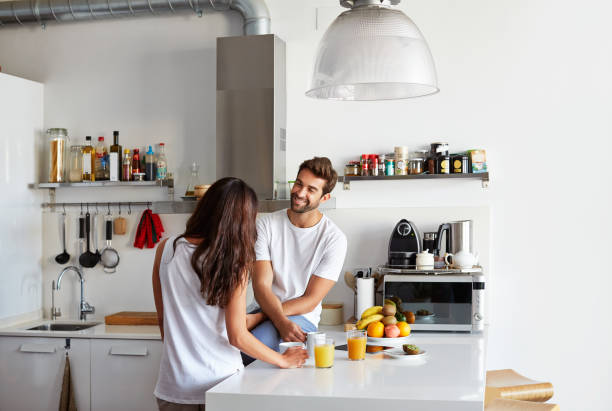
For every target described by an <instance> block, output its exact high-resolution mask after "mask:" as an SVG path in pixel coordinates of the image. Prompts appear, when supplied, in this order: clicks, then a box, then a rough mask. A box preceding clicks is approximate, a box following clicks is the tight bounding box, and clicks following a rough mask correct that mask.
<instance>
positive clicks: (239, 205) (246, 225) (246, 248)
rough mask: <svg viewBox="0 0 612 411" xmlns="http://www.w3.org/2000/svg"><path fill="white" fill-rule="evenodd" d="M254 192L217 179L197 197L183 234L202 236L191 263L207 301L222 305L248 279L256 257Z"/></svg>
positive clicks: (232, 181)
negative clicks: (202, 194) (199, 197)
mask: <svg viewBox="0 0 612 411" xmlns="http://www.w3.org/2000/svg"><path fill="white" fill-rule="evenodd" d="M256 216H257V195H256V194H255V192H254V191H253V189H252V188H251V187H249V186H248V185H247V184H246V183H245V182H244V181H242V180H240V179H238V178H233V177H226V178H222V179H221V180H218V181H216V182H215V183H214V184H213V185H212V186H210V188H209V189H208V190H207V191H206V194H205V195H204V197H202V198H201V199H200V201H199V202H198V205H197V207H196V209H195V211H194V212H193V214H192V215H191V217H189V220H188V221H187V227H186V228H185V232H184V233H183V234H181V235H180V236H179V237H177V238H176V240H174V244H173V245H174V249H175V250H176V244H177V241H178V240H179V239H180V238H182V237H188V238H197V239H201V242H200V244H198V245H197V247H196V249H195V251H194V252H193V254H192V256H191V266H192V267H193V269H194V271H195V272H196V273H197V274H198V277H199V278H200V281H201V284H202V285H201V288H200V291H201V293H202V296H203V297H204V298H205V299H206V304H208V305H218V306H220V307H221V308H223V307H225V306H226V305H227V303H228V302H229V299H230V297H231V296H232V294H233V292H234V290H236V288H237V287H238V286H241V285H243V284H244V283H245V282H247V281H248V279H249V275H250V272H251V268H252V265H253V262H254V261H255V251H254V247H255V240H257V228H256V226H255V218H256Z"/></svg>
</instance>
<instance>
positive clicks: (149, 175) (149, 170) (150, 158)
mask: <svg viewBox="0 0 612 411" xmlns="http://www.w3.org/2000/svg"><path fill="white" fill-rule="evenodd" d="M145 180H146V181H155V153H153V147H151V146H149V149H148V150H147V154H146V156H145Z"/></svg>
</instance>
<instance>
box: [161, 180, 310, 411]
mask: <svg viewBox="0 0 612 411" xmlns="http://www.w3.org/2000/svg"><path fill="white" fill-rule="evenodd" d="M256 214H257V196H256V195H255V192H254V191H253V190H252V189H251V188H250V187H249V186H248V185H247V184H246V183H244V182H243V181H242V180H239V179H237V178H224V179H221V180H219V181H217V182H216V183H214V184H213V185H212V186H211V187H210V188H209V189H208V191H207V192H206V195H205V196H204V197H203V198H202V199H201V200H200V201H199V202H198V205H197V207H196V210H195V211H194V213H193V214H192V215H191V217H190V218H189V220H188V221H187V227H186V229H185V232H184V233H183V234H181V235H180V236H178V237H170V238H168V239H166V240H164V241H162V242H161V243H160V244H159V246H158V247H157V252H156V254H155V263H154V266H153V294H154V297H155V307H156V309H157V317H158V319H159V327H160V331H161V336H162V340H163V341H164V346H163V353H162V358H161V364H160V369H159V376H158V379H157V386H156V387H155V397H157V402H158V405H159V408H160V410H198V409H203V408H204V406H203V404H204V402H205V401H204V399H205V395H206V391H207V390H208V389H209V388H211V387H213V386H214V385H216V384H217V383H219V382H220V381H222V380H223V379H225V378H227V377H228V376H230V375H232V374H234V373H236V372H237V371H239V370H241V369H242V368H243V365H242V358H241V356H240V351H243V352H244V353H246V354H248V355H249V356H251V357H254V358H258V359H260V360H263V361H266V362H269V363H271V364H275V365H277V366H279V367H281V368H293V367H301V366H302V365H303V364H304V361H305V360H306V358H307V353H306V351H305V350H303V349H301V348H297V349H292V350H287V351H286V352H285V353H284V354H283V355H281V354H279V353H277V352H275V351H273V350H271V349H269V348H268V347H266V346H265V345H264V344H263V343H261V342H260V341H259V340H258V339H257V338H255V337H254V336H253V335H252V334H251V333H250V332H249V331H248V329H247V325H248V324H247V321H248V320H247V315H246V287H247V284H248V281H249V273H250V269H251V266H252V264H253V262H254V260H255V255H254V245H255V240H256V237H257V230H256V228H255V217H256Z"/></svg>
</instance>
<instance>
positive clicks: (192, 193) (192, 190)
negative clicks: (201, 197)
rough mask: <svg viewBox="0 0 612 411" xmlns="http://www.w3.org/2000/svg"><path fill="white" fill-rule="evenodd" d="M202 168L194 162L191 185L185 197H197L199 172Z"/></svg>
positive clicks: (190, 179) (188, 186)
mask: <svg viewBox="0 0 612 411" xmlns="http://www.w3.org/2000/svg"><path fill="white" fill-rule="evenodd" d="M199 170H200V166H199V165H197V164H196V162H195V161H194V162H193V164H192V165H191V177H190V178H189V184H187V190H186V191H185V197H189V196H195V186H197V185H198V184H200V183H199V176H198V171H199Z"/></svg>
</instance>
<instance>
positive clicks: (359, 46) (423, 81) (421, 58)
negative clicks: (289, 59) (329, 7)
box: [306, 0, 439, 100]
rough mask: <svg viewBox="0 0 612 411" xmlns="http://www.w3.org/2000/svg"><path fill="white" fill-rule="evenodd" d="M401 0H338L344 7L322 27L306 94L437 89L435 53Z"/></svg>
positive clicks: (385, 96) (330, 96) (377, 95)
mask: <svg viewBox="0 0 612 411" xmlns="http://www.w3.org/2000/svg"><path fill="white" fill-rule="evenodd" d="M399 2H400V0H340V4H341V5H342V6H343V7H346V8H348V9H349V10H348V11H345V12H344V13H342V14H340V15H339V16H338V17H337V18H336V20H335V21H334V22H333V23H332V24H331V26H330V27H329V28H328V29H327V31H326V32H325V35H324V36H323V39H322V40H321V43H320V44H319V49H318V52H317V59H316V63H315V67H314V73H313V76H312V83H311V87H310V90H308V91H307V92H306V95H307V96H308V97H313V98H319V99H327V100H393V99H404V98H411V97H420V96H427V95H429V94H434V93H437V92H438V91H439V90H438V82H437V78H436V69H435V66H434V62H433V57H432V56H431V52H430V51H429V47H428V46H427V42H426V41H425V39H424V38H423V35H422V34H421V31H420V30H419V28H418V27H417V26H416V25H415V24H414V23H413V22H412V20H411V19H410V18H409V17H408V16H406V15H405V14H404V13H403V12H402V11H401V10H398V9H396V8H394V7H393V6H395V5H397V4H399Z"/></svg>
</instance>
